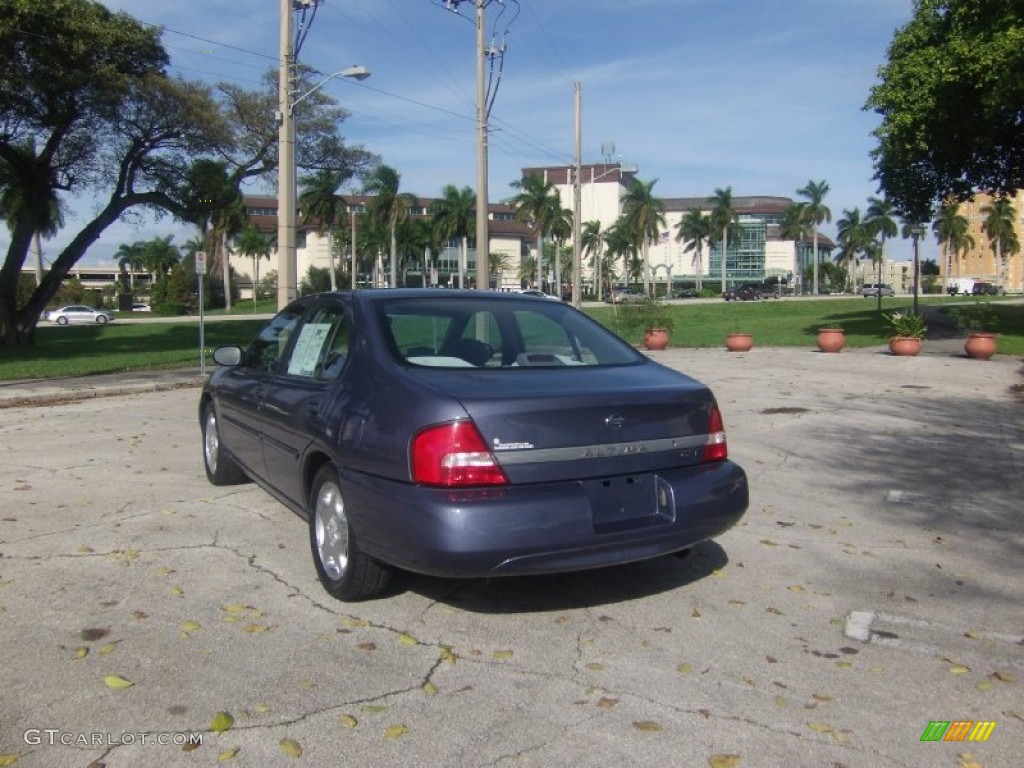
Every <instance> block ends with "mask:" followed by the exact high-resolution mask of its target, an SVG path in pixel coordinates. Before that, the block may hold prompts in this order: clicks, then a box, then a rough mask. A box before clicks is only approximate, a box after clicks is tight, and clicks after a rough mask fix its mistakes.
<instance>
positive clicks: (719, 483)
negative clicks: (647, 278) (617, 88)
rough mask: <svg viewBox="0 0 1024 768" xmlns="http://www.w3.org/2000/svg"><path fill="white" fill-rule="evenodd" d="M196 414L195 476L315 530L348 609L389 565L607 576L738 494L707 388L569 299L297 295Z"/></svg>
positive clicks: (696, 534)
mask: <svg viewBox="0 0 1024 768" xmlns="http://www.w3.org/2000/svg"><path fill="white" fill-rule="evenodd" d="M214 360H215V361H216V362H217V363H218V364H219V367H218V368H217V369H216V370H215V371H214V372H213V373H212V375H211V376H210V378H209V381H208V382H207V383H206V386H205V387H204V388H203V392H202V396H201V399H200V402H199V414H200V424H201V427H202V432H203V456H204V459H205V466H206V473H207V476H208V477H209V479H210V482H212V483H213V484H215V485H224V484H229V483H236V482H244V481H246V480H248V479H252V480H255V481H256V482H257V483H259V484H260V485H261V486H262V487H263V488H264V489H266V490H267V491H268V492H269V493H271V494H273V495H274V496H275V497H276V498H278V499H279V500H280V501H281V502H282V503H283V504H285V505H286V506H288V507H290V508H291V509H293V510H294V511H295V512H297V513H298V514H300V515H301V516H302V517H304V518H306V519H307V520H308V521H309V531H310V534H309V535H310V545H311V549H312V553H313V561H314V563H315V565H316V570H317V574H318V575H319V578H320V581H321V582H322V584H323V585H324V587H325V588H326V589H327V591H328V592H329V593H330V594H332V595H334V596H335V597H337V598H340V599H342V600H358V599H365V598H369V597H373V596H376V595H379V594H380V593H382V592H383V591H384V590H385V588H386V585H387V582H388V578H389V576H390V572H391V570H392V569H394V568H400V569H404V570H408V571H414V572H417V573H423V574H431V575H436V576H454V577H483V576H506V575H507V576H512V575H517V574H538V573H554V572H560V571H575V570H582V569H587V568H598V567H602V566H609V565H614V564H617V563H628V562H631V561H636V560H643V559H648V558H654V557H659V556H661V555H665V554H669V553H673V552H679V551H681V550H685V549H687V548H689V547H692V546H693V545H694V544H697V543H698V542H701V541H704V540H706V539H710V538H712V537H714V536H717V535H718V534H720V533H722V532H723V531H726V530H727V529H729V528H730V527H731V526H733V525H734V524H735V523H736V522H737V521H738V520H739V519H740V518H741V517H742V515H743V513H744V512H745V511H746V508H747V503H748V502H747V496H748V494H747V479H746V475H745V474H744V472H743V470H742V469H741V468H740V467H739V466H737V465H736V464H734V463H732V462H731V461H729V460H728V449H727V445H726V437H725V429H724V426H723V422H722V415H721V412H720V411H719V409H718V405H717V404H716V402H715V398H714V396H713V395H712V393H711V391H710V390H709V389H708V388H707V387H706V386H704V385H703V384H701V383H699V382H697V381H695V380H693V379H691V378H689V377H687V376H685V375H683V374H681V373H678V372H676V371H673V370H671V369H669V368H666V367H664V366H662V365H660V364H658V363H656V362H654V361H652V360H650V359H648V358H647V357H645V356H644V355H642V354H640V353H639V352H637V351H636V350H635V349H633V348H632V347H631V346H630V345H629V344H627V343H626V342H624V341H622V340H621V339H620V338H619V337H617V336H615V335H614V334H612V333H611V332H609V331H608V330H606V329H605V328H604V327H602V326H601V325H600V324H598V323H596V322H594V321H593V320H591V319H590V318H589V317H587V316H586V315H584V314H583V313H581V312H579V311H577V310H576V309H574V308H573V307H571V306H567V305H565V304H562V303H560V302H553V301H540V300H537V299H536V298H533V297H529V296H518V295H516V294H508V293H490V292H484V291H465V292H463V291H450V290H411V289H410V290H405V289H401V290H366V291H356V292H346V291H341V292H336V293H326V294H318V295H315V296H307V297H305V298H302V299H299V300H298V301H296V302H295V303H293V304H291V305H289V306H288V307H287V308H285V309H284V310H283V311H282V312H280V313H279V314H278V315H277V316H276V317H274V319H273V320H271V321H270V322H269V324H268V325H267V326H266V327H265V328H264V329H263V330H262V332H261V333H260V334H259V336H258V337H257V338H256V340H255V341H253V342H252V343H251V344H249V346H247V347H246V348H245V349H242V348H240V347H220V348H218V349H217V350H216V351H215V352H214Z"/></svg>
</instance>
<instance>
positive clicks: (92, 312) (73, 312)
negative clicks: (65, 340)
mask: <svg viewBox="0 0 1024 768" xmlns="http://www.w3.org/2000/svg"><path fill="white" fill-rule="evenodd" d="M46 319H47V320H49V321H50V322H53V323H56V324H57V325H67V324H68V323H99V324H100V325H103V324H105V323H112V322H114V313H113V312H108V311H107V310H105V309H93V308H92V307H86V306H83V305H80V304H73V305H71V306H68V307H61V308H60V309H51V310H50V311H49V312H47V313H46Z"/></svg>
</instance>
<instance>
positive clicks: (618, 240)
mask: <svg viewBox="0 0 1024 768" xmlns="http://www.w3.org/2000/svg"><path fill="white" fill-rule="evenodd" d="M604 242H605V245H606V246H607V248H608V256H609V258H610V259H615V258H620V259H622V279H623V280H624V281H626V282H628V281H629V275H630V265H631V263H632V262H633V261H635V254H636V243H635V242H634V241H633V235H632V233H631V232H630V231H629V229H628V228H627V227H626V226H625V225H624V224H623V220H622V218H621V217H620V218H619V220H618V221H616V222H615V223H614V224H612V226H611V227H609V228H608V231H607V232H606V233H605V236H604Z"/></svg>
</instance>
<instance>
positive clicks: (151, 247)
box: [141, 235, 181, 283]
mask: <svg viewBox="0 0 1024 768" xmlns="http://www.w3.org/2000/svg"><path fill="white" fill-rule="evenodd" d="M173 239H174V235H167V236H166V237H154V238H153V239H152V240H148V241H146V242H144V243H142V244H141V245H142V250H141V256H142V265H143V269H145V270H146V271H147V272H149V276H150V279H151V280H152V282H154V283H155V282H156V279H157V276H158V275H163V274H166V273H167V270H169V269H170V268H171V267H173V266H174V265H175V264H177V263H178V262H179V261H181V251H179V250H178V246H176V245H174V244H173V243H171V241H172V240H173Z"/></svg>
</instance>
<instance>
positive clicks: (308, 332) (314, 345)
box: [288, 323, 331, 376]
mask: <svg viewBox="0 0 1024 768" xmlns="http://www.w3.org/2000/svg"><path fill="white" fill-rule="evenodd" d="M330 332H331V323H307V324H306V325H304V326H302V331H301V332H300V333H299V338H298V341H296V342H295V349H294V350H292V357H291V360H289V361H288V373H289V374H291V375H292V376H312V375H313V372H314V371H315V370H316V364H317V361H318V360H319V359H320V353H321V352H322V351H323V348H324V344H325V343H326V341H327V337H328V335H329V334H330Z"/></svg>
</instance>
